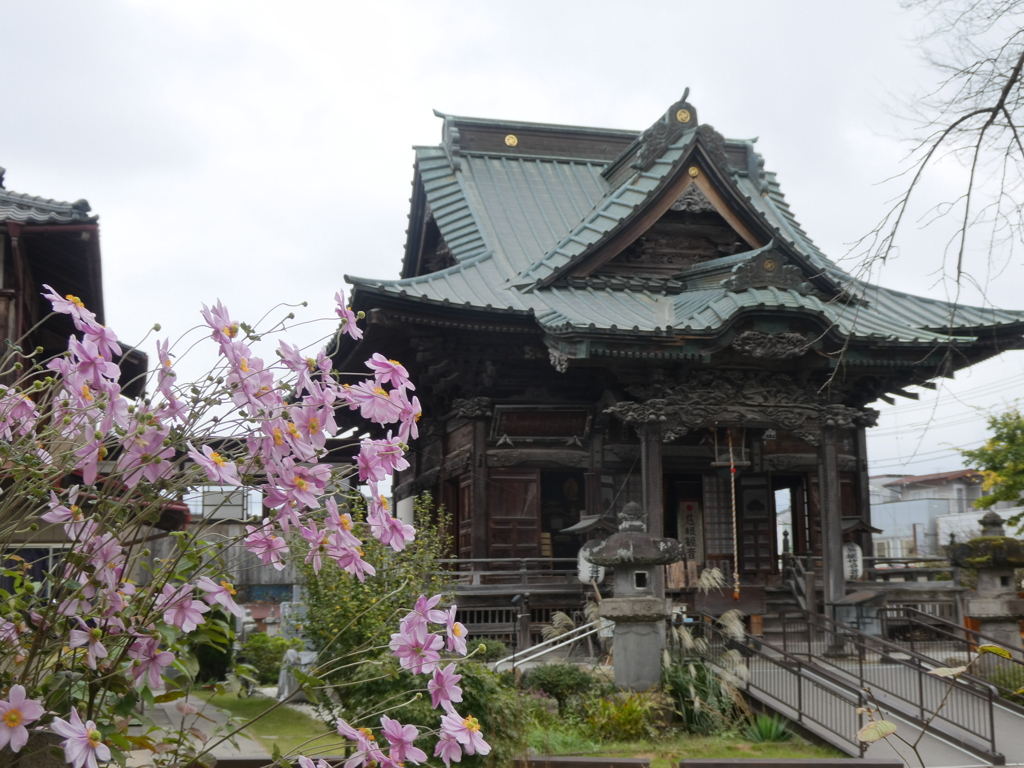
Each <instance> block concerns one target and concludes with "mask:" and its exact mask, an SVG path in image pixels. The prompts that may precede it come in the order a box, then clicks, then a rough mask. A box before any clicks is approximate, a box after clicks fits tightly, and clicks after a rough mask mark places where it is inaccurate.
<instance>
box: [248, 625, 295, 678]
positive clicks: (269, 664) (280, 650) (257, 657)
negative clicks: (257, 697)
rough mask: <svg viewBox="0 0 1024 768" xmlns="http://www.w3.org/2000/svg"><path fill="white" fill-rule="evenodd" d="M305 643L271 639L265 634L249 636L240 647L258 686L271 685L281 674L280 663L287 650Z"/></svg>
mask: <svg viewBox="0 0 1024 768" xmlns="http://www.w3.org/2000/svg"><path fill="white" fill-rule="evenodd" d="M304 646H305V643H304V642H303V641H302V640H299V639H298V638H296V639H294V640H289V639H287V638H284V637H280V636H277V637H271V636H270V635H268V634H267V633H266V632H257V633H256V634H254V635H250V636H249V639H248V640H246V641H245V643H244V644H243V645H242V654H243V655H244V656H245V659H246V661H247V662H248V663H249V664H250V665H252V666H253V667H254V668H255V669H256V674H257V678H258V679H259V681H260V685H273V684H274V683H276V682H277V678H278V676H279V675H280V674H281V662H282V661H284V655H285V654H286V653H287V652H288V649H289V648H295V649H299V648H302V647H304Z"/></svg>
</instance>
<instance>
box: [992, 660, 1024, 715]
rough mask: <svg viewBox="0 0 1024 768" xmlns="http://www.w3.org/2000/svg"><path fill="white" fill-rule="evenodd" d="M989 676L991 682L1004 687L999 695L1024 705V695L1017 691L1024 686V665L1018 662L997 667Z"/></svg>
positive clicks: (1001, 687)
mask: <svg viewBox="0 0 1024 768" xmlns="http://www.w3.org/2000/svg"><path fill="white" fill-rule="evenodd" d="M1000 661H1001V659H1000ZM987 678H988V681H989V682H990V683H992V684H993V685H997V686H999V688H1000V689H1002V690H1000V691H999V695H1000V696H1002V697H1003V698H1004V699H1006V700H1007V701H1012V702H1013V703H1014V704H1021V705H1024V696H1022V695H1020V694H1018V693H1015V691H1019V690H1020V689H1021V688H1024V667H1021V666H1019V665H1017V664H1014V665H1013V666H1000V667H996V668H995V669H993V670H992V671H991V672H989V673H988V675H987Z"/></svg>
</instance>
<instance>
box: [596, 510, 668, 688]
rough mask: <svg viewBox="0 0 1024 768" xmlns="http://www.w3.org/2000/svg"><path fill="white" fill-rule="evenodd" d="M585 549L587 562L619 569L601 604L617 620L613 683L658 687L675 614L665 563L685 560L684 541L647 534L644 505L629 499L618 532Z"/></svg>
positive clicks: (605, 615)
mask: <svg viewBox="0 0 1024 768" xmlns="http://www.w3.org/2000/svg"><path fill="white" fill-rule="evenodd" d="M583 553H584V555H585V556H586V558H587V560H588V561H590V562H592V563H595V564H597V565H604V566H608V567H611V568H614V569H615V597H609V598H605V599H604V600H602V601H601V605H600V608H599V609H600V614H601V617H602V618H605V619H611V620H612V621H614V622H615V635H614V640H615V649H614V652H613V653H614V662H613V663H614V667H615V684H616V685H617V686H618V687H619V688H621V689H623V690H630V691H645V690H647V689H648V688H653V687H655V686H657V685H658V684H660V682H661V652H662V650H663V649H664V647H665V619H667V618H668V617H669V616H671V615H672V601H671V600H669V599H667V598H666V597H665V587H664V580H663V579H662V578H661V572H662V566H663V565H665V564H667V563H674V562H677V561H678V560H681V559H682V554H683V552H682V546H681V545H680V544H679V542H678V541H676V540H675V539H661V538H654V537H652V536H650V535H648V533H647V530H646V525H645V523H644V513H643V510H642V509H641V508H640V505H639V504H637V503H635V502H630V503H629V504H627V505H626V506H625V507H623V509H622V511H621V512H620V513H619V532H618V533H613V534H612V535H611V536H609V537H608V538H607V539H605V540H604V541H602V542H593V541H592V542H587V544H586V545H584V548H583Z"/></svg>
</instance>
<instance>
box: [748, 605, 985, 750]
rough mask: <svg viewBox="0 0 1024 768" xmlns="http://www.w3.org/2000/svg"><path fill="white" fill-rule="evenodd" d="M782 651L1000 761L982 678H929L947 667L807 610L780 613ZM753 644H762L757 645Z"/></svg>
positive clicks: (880, 702) (968, 747) (970, 748)
mask: <svg viewBox="0 0 1024 768" xmlns="http://www.w3.org/2000/svg"><path fill="white" fill-rule="evenodd" d="M779 621H780V624H781V628H782V651H783V652H784V653H786V654H792V655H793V656H797V657H801V656H802V657H806V658H807V659H809V660H813V664H814V665H815V666H817V667H819V668H820V669H823V670H824V669H827V670H829V671H831V672H833V673H834V674H836V675H840V676H843V677H844V678H845V679H847V680H848V681H850V682H851V684H856V686H857V687H858V688H861V689H868V690H870V691H871V692H872V694H874V696H875V697H876V698H877V699H878V702H879V704H881V705H882V706H884V707H888V708H890V709H892V710H893V711H895V712H897V713H899V714H900V715H902V716H903V717H906V718H908V719H910V720H912V721H916V722H917V723H918V724H919V725H923V724H924V723H925V722H929V721H930V722H931V727H932V728H933V729H934V730H936V731H937V732H939V733H941V734H942V735H943V736H945V737H946V738H947V739H951V740H954V741H956V742H957V743H959V744H961V745H962V746H964V747H965V748H966V749H969V750H970V751H972V752H975V753H976V754H979V755H982V756H984V757H987V758H993V759H998V758H1000V757H1001V755H1000V754H999V753H998V752H997V751H996V743H995V739H996V726H995V706H994V705H995V702H996V701H998V699H999V693H998V691H997V690H996V689H995V688H994V687H993V686H992V685H989V684H987V683H986V682H985V681H984V680H981V679H978V678H973V677H963V678H961V679H958V680H957V681H956V682H953V683H951V680H950V678H941V677H936V676H935V675H931V674H928V672H929V670H931V669H935V668H936V667H940V666H946V665H945V664H944V663H942V662H941V660H936V659H933V658H931V657H929V656H926V655H924V654H921V653H918V652H916V651H914V650H911V649H909V648H907V647H904V646H901V645H898V644H896V643H893V642H890V641H888V640H885V639H883V638H880V637H875V636H874V635H869V634H867V633H865V632H861V631H860V630H857V629H854V628H852V627H849V626H847V625H844V624H841V623H839V622H836V621H833V620H832V619H829V618H826V617H825V616H821V615H818V614H812V613H807V612H799V613H798V612H796V611H794V612H792V613H787V612H781V613H780V614H779ZM755 642H759V641H756V640H755Z"/></svg>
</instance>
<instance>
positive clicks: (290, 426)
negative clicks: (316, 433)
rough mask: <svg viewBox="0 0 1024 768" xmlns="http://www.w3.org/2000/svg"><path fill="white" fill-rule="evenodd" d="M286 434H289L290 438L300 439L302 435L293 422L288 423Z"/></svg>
mask: <svg viewBox="0 0 1024 768" xmlns="http://www.w3.org/2000/svg"><path fill="white" fill-rule="evenodd" d="M288 432H289V433H291V436H292V437H302V435H301V434H299V428H298V427H296V426H295V422H292V421H289V422H288Z"/></svg>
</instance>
